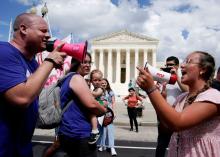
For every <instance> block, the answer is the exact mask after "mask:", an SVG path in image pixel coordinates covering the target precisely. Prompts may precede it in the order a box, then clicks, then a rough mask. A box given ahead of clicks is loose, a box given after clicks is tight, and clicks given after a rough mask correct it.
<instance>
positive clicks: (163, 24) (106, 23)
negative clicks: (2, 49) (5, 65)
mask: <svg viewBox="0 0 220 157" xmlns="http://www.w3.org/2000/svg"><path fill="white" fill-rule="evenodd" d="M44 2H46V4H47V7H48V10H49V13H48V18H49V22H50V27H51V31H52V35H53V36H56V37H57V38H64V37H66V36H67V35H69V34H70V33H72V34H73V37H74V40H75V41H79V42H81V41H84V40H90V39H93V38H94V37H98V36H102V35H106V34H109V33H112V32H117V31H122V30H125V29H127V30H128V31H130V32H134V33H138V34H142V35H145V36H148V37H152V38H156V39H158V40H159V45H158V49H157V61H160V62H161V61H162V62H163V61H165V59H166V57H168V56H171V55H174V56H177V57H179V58H180V60H183V59H184V58H185V57H186V56H187V54H189V53H190V52H192V51H195V50H200V51H207V52H209V53H210V54H211V55H213V56H214V58H215V60H216V67H218V66H220V53H219V52H220V44H219V41H220V20H219V18H218V16H219V15H220V9H219V8H220V1H219V0H3V1H1V6H0V40H3V41H7V40H8V32H9V23H10V20H11V19H12V20H14V19H15V17H16V15H18V14H20V13H22V12H28V10H29V9H30V8H31V6H32V5H33V4H35V5H36V8H37V10H38V14H39V15H40V10H41V8H42V6H43V5H44Z"/></svg>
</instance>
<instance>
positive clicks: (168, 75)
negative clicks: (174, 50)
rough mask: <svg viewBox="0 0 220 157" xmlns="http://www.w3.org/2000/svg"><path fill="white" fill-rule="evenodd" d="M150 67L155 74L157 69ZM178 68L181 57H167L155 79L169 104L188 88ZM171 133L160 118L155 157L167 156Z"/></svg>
mask: <svg viewBox="0 0 220 157" xmlns="http://www.w3.org/2000/svg"><path fill="white" fill-rule="evenodd" d="M148 69H149V71H150V72H151V74H152V75H154V74H155V69H153V71H152V68H149V67H148ZM178 69H179V59H178V58H177V57H175V56H170V57H168V58H167V59H166V64H165V67H162V68H161V70H162V71H158V70H157V72H156V76H154V78H155V80H157V87H158V88H160V91H161V94H162V95H163V97H164V98H165V99H166V100H167V101H168V102H169V104H173V103H174V101H175V99H176V97H177V96H178V95H180V94H181V93H182V92H184V91H187V90H188V88H187V86H186V85H183V84H182V83H181V82H180V77H179V76H180V72H179V71H178ZM159 76H161V77H159ZM162 76H164V78H162ZM171 135H172V131H170V130H169V129H168V128H167V127H165V126H164V125H162V123H161V122H160V119H159V118H158V138H157V148H156V155H155V157H164V156H165V153H166V148H167V147H168V145H169V141H170V137H171Z"/></svg>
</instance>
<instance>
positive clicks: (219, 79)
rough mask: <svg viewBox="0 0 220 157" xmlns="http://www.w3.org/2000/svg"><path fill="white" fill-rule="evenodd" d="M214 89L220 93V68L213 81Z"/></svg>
mask: <svg viewBox="0 0 220 157" xmlns="http://www.w3.org/2000/svg"><path fill="white" fill-rule="evenodd" d="M212 88H215V89H217V90H219V91H220V67H218V70H217V74H216V78H215V79H214V80H213V81H212Z"/></svg>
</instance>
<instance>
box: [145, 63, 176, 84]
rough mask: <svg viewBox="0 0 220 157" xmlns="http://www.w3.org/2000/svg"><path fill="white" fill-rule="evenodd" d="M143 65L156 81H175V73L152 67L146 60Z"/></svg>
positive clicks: (172, 82)
mask: <svg viewBox="0 0 220 157" xmlns="http://www.w3.org/2000/svg"><path fill="white" fill-rule="evenodd" d="M145 67H146V68H148V70H149V71H150V73H151V75H152V76H153V78H154V80H155V81H158V82H167V83H169V84H175V83H176V81H177V76H176V74H171V73H168V72H164V71H161V70H159V69H157V68H154V67H152V66H151V65H150V64H148V63H147V62H146V64H145Z"/></svg>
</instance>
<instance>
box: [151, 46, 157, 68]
mask: <svg viewBox="0 0 220 157" xmlns="http://www.w3.org/2000/svg"><path fill="white" fill-rule="evenodd" d="M152 66H154V67H156V66H157V63H156V49H152Z"/></svg>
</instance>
